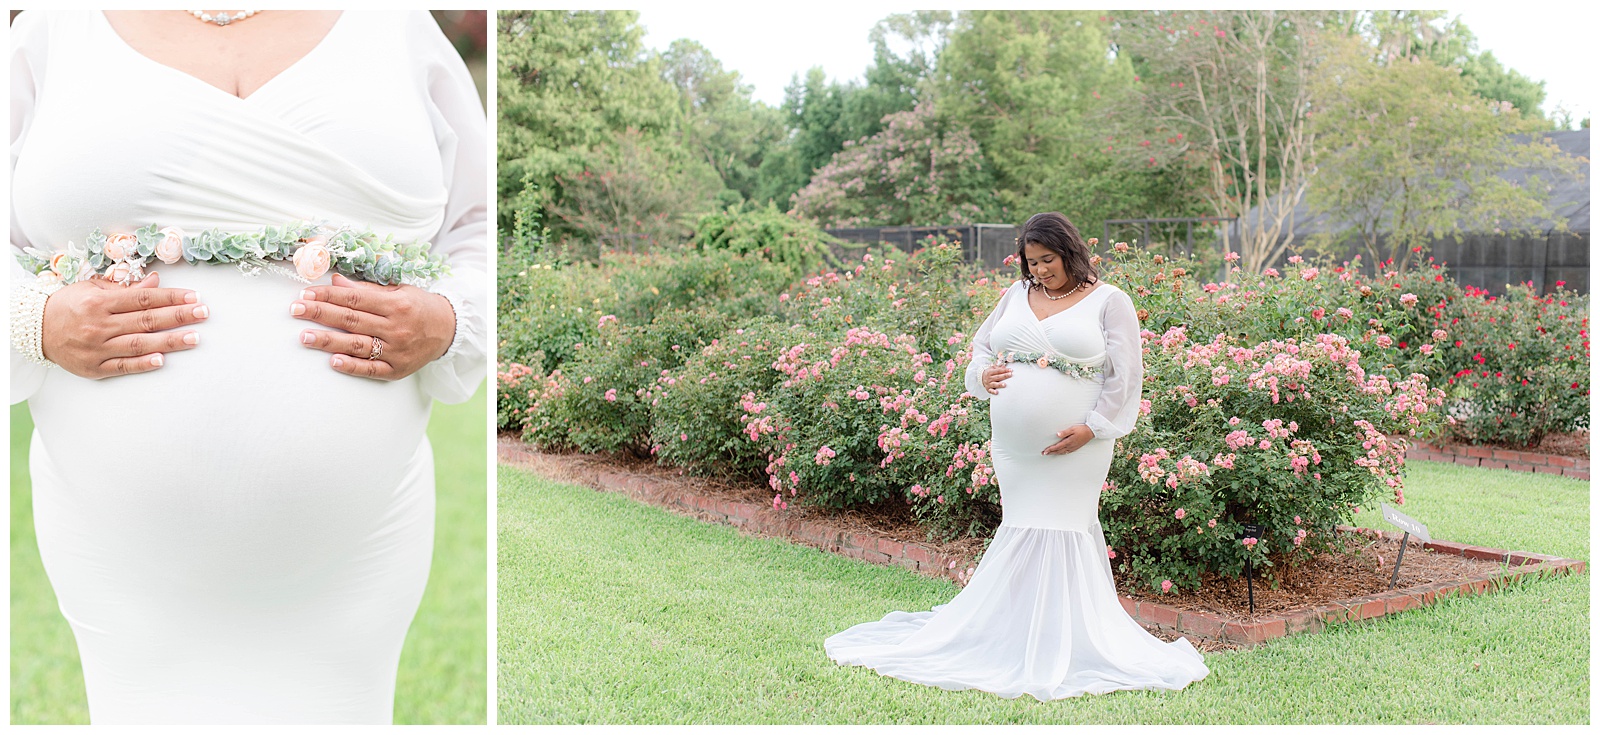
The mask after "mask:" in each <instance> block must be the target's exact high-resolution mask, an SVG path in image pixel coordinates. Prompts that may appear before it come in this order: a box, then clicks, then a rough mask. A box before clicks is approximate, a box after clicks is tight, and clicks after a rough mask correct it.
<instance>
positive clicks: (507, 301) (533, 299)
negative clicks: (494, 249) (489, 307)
mask: <svg viewBox="0 0 1600 735" xmlns="http://www.w3.org/2000/svg"><path fill="white" fill-rule="evenodd" d="M508 265H511V266H512V267H510V268H508V267H507V266H508ZM500 266H501V269H502V270H501V271H500V275H499V280H500V300H499V306H498V310H497V313H496V316H495V322H496V324H497V326H498V327H499V339H500V344H499V354H500V357H501V358H502V359H503V360H506V361H507V362H520V363H523V364H525V365H530V366H537V367H538V368H539V369H540V370H541V371H543V370H552V369H555V368H558V367H560V366H561V365H562V364H564V363H566V362H567V361H568V360H570V359H572V357H573V356H574V355H575V354H576V351H577V347H576V345H579V344H584V343H588V342H592V341H593V340H594V338H595V335H596V332H595V324H596V323H597V320H598V319H599V317H600V315H601V314H605V313H607V311H608V310H609V307H611V306H612V303H613V302H614V301H615V299H614V298H612V296H611V293H610V291H609V289H606V288H604V286H603V284H604V281H603V280H602V279H601V277H600V275H599V272H598V271H597V269H595V268H593V267H589V266H582V265H576V266H570V265H569V266H559V265H553V264H551V263H548V262H541V261H537V260H529V261H523V262H521V263H520V264H516V263H509V264H508V262H507V261H506V260H502V261H501V263H500ZM501 428H508V427H505V426H503V425H502V427H501Z"/></svg>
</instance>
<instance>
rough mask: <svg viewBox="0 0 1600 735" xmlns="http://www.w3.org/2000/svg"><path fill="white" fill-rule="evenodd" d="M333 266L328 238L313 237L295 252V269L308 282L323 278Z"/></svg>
mask: <svg viewBox="0 0 1600 735" xmlns="http://www.w3.org/2000/svg"><path fill="white" fill-rule="evenodd" d="M331 264H332V254H331V253H329V252H328V240H327V238H323V237H313V238H311V239H309V240H306V241H305V244H304V245H301V246H300V249H299V250H296V251H294V269H295V270H296V271H298V272H299V273H300V277H301V278H304V279H306V280H308V281H314V280H316V279H318V278H321V277H322V274H324V273H327V272H328V266H329V265H331Z"/></svg>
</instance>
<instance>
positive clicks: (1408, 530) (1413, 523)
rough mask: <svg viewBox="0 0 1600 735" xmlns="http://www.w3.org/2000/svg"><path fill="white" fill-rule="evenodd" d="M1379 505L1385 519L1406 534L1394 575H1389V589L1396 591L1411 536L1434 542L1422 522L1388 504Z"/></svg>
mask: <svg viewBox="0 0 1600 735" xmlns="http://www.w3.org/2000/svg"><path fill="white" fill-rule="evenodd" d="M1378 505H1379V507H1380V509H1381V510H1382V511H1383V519H1384V520H1386V521H1388V522H1390V523H1392V524H1394V526H1395V527H1396V528H1399V529H1400V530H1401V531H1404V532H1405V533H1404V534H1403V535H1401V537H1400V553H1398V554H1395V555H1394V573H1393V574H1390V575H1389V589H1394V586H1395V585H1396V584H1398V583H1399V581H1400V562H1401V561H1403V560H1404V559H1405V558H1406V543H1407V542H1409V541H1410V540H1411V535H1412V534H1416V536H1417V538H1419V539H1422V540H1423V541H1424V542H1428V541H1432V540H1433V537H1431V536H1429V535H1428V527H1427V526H1425V525H1423V524H1422V521H1419V520H1417V519H1415V518H1412V517H1411V516H1408V515H1406V514H1404V513H1401V512H1400V511H1398V510H1395V509H1394V508H1391V507H1389V504H1388V503H1379V504H1378Z"/></svg>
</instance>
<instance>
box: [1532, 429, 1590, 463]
mask: <svg viewBox="0 0 1600 735" xmlns="http://www.w3.org/2000/svg"><path fill="white" fill-rule="evenodd" d="M1539 451H1541V452H1544V453H1545V454H1559V455H1561V456H1563V457H1582V458H1584V459H1588V458H1589V430H1588V429H1584V430H1583V431H1575V432H1572V433H1571V434H1551V435H1549V436H1546V437H1545V438H1544V441H1542V442H1540V443H1539Z"/></svg>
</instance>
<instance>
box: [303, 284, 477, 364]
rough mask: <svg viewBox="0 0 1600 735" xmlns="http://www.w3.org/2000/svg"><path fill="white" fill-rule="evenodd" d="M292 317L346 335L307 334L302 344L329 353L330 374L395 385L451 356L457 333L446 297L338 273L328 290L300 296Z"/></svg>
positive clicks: (317, 288)
mask: <svg viewBox="0 0 1600 735" xmlns="http://www.w3.org/2000/svg"><path fill="white" fill-rule="evenodd" d="M290 313H291V314H293V315H294V317H295V318H297V319H305V320H307V321H313V322H316V323H318V324H322V325H324V326H329V327H335V328H337V329H342V330H344V331H345V332H347V333H348V334H341V333H338V332H329V331H325V330H321V329H307V330H305V331H304V332H301V333H300V341H301V343H302V344H304V345H305V346H307V347H310V348H313V349H318V350H322V351H323V352H329V353H332V354H333V356H332V357H330V358H329V364H330V365H332V366H333V369H334V370H337V371H339V372H341V373H344V374H346V375H356V376H360V377H363V378H373V379H376V380H399V379H401V378H404V377H406V376H408V375H410V374H412V373H414V372H416V371H418V370H421V369H422V367H423V366H424V365H427V364H428V363H430V362H433V361H434V360H437V359H439V358H440V357H442V356H443V355H444V353H445V352H447V351H449V349H450V343H451V342H452V341H454V340H455V334H456V313H455V309H454V308H452V307H451V306H450V301H449V300H448V299H446V298H445V297H443V296H440V295H439V294H436V293H430V292H428V291H424V290H422V289H420V288H417V287H416V286H404V285H394V286H380V285H378V284H376V283H366V282H363V281H353V280H351V279H349V278H345V277H344V276H342V275H338V274H335V275H334V276H333V285H332V286H312V287H310V288H308V289H306V290H305V291H302V292H301V295H300V300H299V301H296V302H294V304H293V305H292V306H291V307H290ZM375 341H376V343H377V345H378V348H377V349H376V350H375V349H374V343H375Z"/></svg>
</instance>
